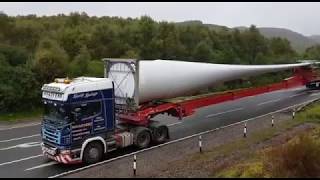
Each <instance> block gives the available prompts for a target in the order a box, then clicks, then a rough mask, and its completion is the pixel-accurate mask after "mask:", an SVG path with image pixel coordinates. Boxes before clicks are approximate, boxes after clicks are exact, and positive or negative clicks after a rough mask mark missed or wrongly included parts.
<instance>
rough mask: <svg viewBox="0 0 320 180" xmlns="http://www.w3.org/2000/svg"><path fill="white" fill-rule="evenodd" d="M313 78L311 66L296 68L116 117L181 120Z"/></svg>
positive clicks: (136, 120) (141, 121)
mask: <svg viewBox="0 0 320 180" xmlns="http://www.w3.org/2000/svg"><path fill="white" fill-rule="evenodd" d="M315 78H317V74H315V72H314V71H313V70H312V69H311V68H309V67H308V68H306V67H302V68H296V69H294V75H293V76H292V77H290V78H287V79H285V80H283V81H282V82H279V83H274V84H269V85H266V86H261V87H252V88H246V89H240V90H234V91H229V92H223V93H220V94H214V95H210V96H206V97H200V98H196V99H192V100H186V101H182V102H179V103H170V102H166V103H162V104H152V105H147V104H145V105H143V106H142V107H140V109H139V110H138V111H136V112H128V113H121V114H119V115H118V117H119V120H120V121H121V122H124V123H128V124H133V125H139V126H146V127H147V126H149V124H150V120H151V118H152V117H154V116H156V115H158V114H164V113H168V114H169V115H172V116H175V117H178V118H179V119H180V120H181V119H182V118H183V117H186V116H190V115H192V114H193V113H194V112H195V110H196V109H198V108H201V107H205V106H209V105H213V104H218V103H222V102H226V101H231V100H235V99H240V98H244V97H248V96H255V95H259V94H264V93H268V92H272V91H277V90H282V89H289V88H293V87H297V86H302V85H305V84H306V83H307V82H309V81H312V80H313V79H315Z"/></svg>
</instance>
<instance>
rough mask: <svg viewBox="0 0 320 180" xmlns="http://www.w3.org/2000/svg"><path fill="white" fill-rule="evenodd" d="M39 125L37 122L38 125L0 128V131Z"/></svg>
mask: <svg viewBox="0 0 320 180" xmlns="http://www.w3.org/2000/svg"><path fill="white" fill-rule="evenodd" d="M39 124H41V123H40V122H39V123H33V124H27V125H21V126H14V127H10V128H0V131H4V130H11V129H17V128H24V127H29V126H37V125H39Z"/></svg>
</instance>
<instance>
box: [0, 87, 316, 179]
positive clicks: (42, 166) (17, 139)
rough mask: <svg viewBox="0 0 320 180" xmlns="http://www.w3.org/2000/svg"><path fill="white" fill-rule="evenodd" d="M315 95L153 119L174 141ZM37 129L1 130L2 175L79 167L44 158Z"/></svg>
mask: <svg viewBox="0 0 320 180" xmlns="http://www.w3.org/2000/svg"><path fill="white" fill-rule="evenodd" d="M317 98H320V91H313V92H310V91H307V90H306V89H305V88H303V87H301V88H295V89H290V90H285V91H276V92H272V93H268V94H263V95H259V96H253V97H247V98H242V99H238V100H235V101H229V102H225V103H221V104H217V105H212V106H208V107H204V108H201V109H198V110H197V111H196V113H195V114H194V115H192V116H190V117H186V118H184V119H183V120H182V121H179V120H177V119H176V118H173V117H167V116H165V115H161V116H158V117H157V119H156V120H160V121H161V122H164V123H166V124H168V126H169V131H170V135H171V139H172V140H174V139H179V138H182V137H185V136H189V135H192V134H195V133H198V132H202V131H206V130H209V129H214V128H217V127H221V126H225V125H228V124H232V123H235V122H238V121H243V120H246V119H249V118H253V117H257V116H260V115H263V114H267V113H270V112H273V111H276V110H279V109H282V108H286V107H289V106H292V105H295V104H300V103H303V102H306V101H310V100H313V99H317ZM39 132H40V125H39V124H37V125H31V126H26V127H13V128H10V129H0V177H1V178H4V177H50V176H53V175H56V174H60V173H63V172H66V171H69V170H72V169H76V168H79V167H81V165H69V166H67V165H62V164H56V163H55V162H53V161H46V160H45V159H44V158H43V156H42V154H41V148H40V142H41V139H40V135H39ZM124 153H126V152H119V153H118V154H117V155H119V154H124ZM115 156H116V155H115Z"/></svg>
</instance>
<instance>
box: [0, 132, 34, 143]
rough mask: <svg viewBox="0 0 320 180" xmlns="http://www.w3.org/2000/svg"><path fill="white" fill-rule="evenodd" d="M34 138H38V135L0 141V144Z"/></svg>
mask: <svg viewBox="0 0 320 180" xmlns="http://www.w3.org/2000/svg"><path fill="white" fill-rule="evenodd" d="M36 136H40V134H34V135H31V136H25V137H19V138H13V139H7V140H1V141H0V143H4V142H10V141H17V140H20V139H27V138H32V137H36Z"/></svg>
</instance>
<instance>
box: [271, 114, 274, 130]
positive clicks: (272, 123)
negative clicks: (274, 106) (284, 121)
mask: <svg viewBox="0 0 320 180" xmlns="http://www.w3.org/2000/svg"><path fill="white" fill-rule="evenodd" d="M271 126H272V127H273V126H274V116H273V115H272V117H271Z"/></svg>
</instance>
